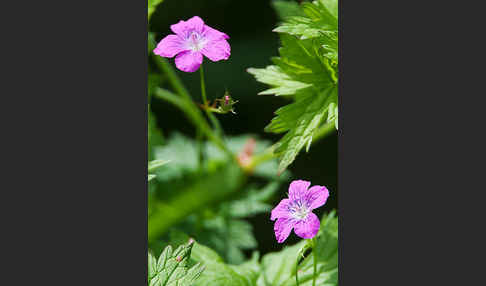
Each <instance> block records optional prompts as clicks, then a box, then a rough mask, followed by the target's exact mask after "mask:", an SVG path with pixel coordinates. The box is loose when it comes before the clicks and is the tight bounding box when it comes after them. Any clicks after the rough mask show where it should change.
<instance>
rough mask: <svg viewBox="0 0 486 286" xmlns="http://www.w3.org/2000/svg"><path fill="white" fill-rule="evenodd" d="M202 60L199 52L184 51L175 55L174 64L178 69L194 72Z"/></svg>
mask: <svg viewBox="0 0 486 286" xmlns="http://www.w3.org/2000/svg"><path fill="white" fill-rule="evenodd" d="M202 61H203V56H202V54H201V53H200V52H193V51H184V52H182V53H180V54H178V55H177V57H176V58H175V64H176V67H177V68H178V69H180V70H181V71H185V72H195V71H197V70H198V69H199V66H200V65H201V63H202Z"/></svg>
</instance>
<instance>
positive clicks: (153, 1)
mask: <svg viewBox="0 0 486 286" xmlns="http://www.w3.org/2000/svg"><path fill="white" fill-rule="evenodd" d="M163 1H164V0H148V4H147V6H148V12H147V18H148V20H149V21H150V17H152V14H153V13H154V12H155V8H156V6H157V5H159V4H160V3H162V2H163Z"/></svg>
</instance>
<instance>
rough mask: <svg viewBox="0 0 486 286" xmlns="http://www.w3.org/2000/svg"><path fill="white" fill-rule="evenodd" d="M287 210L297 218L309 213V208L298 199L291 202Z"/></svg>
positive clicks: (303, 217)
mask: <svg viewBox="0 0 486 286" xmlns="http://www.w3.org/2000/svg"><path fill="white" fill-rule="evenodd" d="M289 211H290V213H291V214H292V217H294V218H295V219H298V220H302V219H305V218H306V217H307V215H308V214H309V211H310V210H309V209H308V208H307V205H306V204H305V203H302V202H301V201H300V200H299V201H295V202H293V203H292V204H291V205H290V207H289Z"/></svg>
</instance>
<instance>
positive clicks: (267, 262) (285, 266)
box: [262, 240, 306, 286]
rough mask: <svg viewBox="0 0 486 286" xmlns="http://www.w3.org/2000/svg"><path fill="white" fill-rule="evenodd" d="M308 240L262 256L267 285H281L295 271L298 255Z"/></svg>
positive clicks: (263, 273)
mask: <svg viewBox="0 0 486 286" xmlns="http://www.w3.org/2000/svg"><path fill="white" fill-rule="evenodd" d="M305 243H306V241H305V240H302V241H300V242H299V243H297V244H295V245H293V246H287V247H285V248H284V249H283V250H281V251H279V252H272V253H268V254H266V255H265V256H263V258H262V267H263V271H262V275H263V278H262V279H263V280H264V281H265V284H264V285H267V286H280V285H282V283H284V282H285V281H286V280H288V279H289V278H290V277H292V274H293V273H295V263H296V261H297V255H298V253H299V252H300V250H301V248H302V247H303V246H304V245H305Z"/></svg>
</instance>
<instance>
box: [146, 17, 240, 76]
mask: <svg viewBox="0 0 486 286" xmlns="http://www.w3.org/2000/svg"><path fill="white" fill-rule="evenodd" d="M170 29H171V30H172V32H174V33H175V35H168V36H167V37H165V38H163V39H162V41H160V43H159V44H158V45H157V47H156V48H155V49H154V53H155V54H156V55H159V56H162V57H166V58H172V57H174V56H175V55H177V56H176V58H175V64H176V66H177V68H178V69H180V70H181V71H185V72H195V71H197V70H198V69H199V66H200V65H201V63H202V61H203V55H205V56H206V57H207V58H208V59H210V60H212V61H213V62H217V61H220V60H227V59H228V58H229V56H230V54H231V47H230V45H229V44H228V42H227V41H226V40H227V39H229V36H228V35H226V34H225V33H223V32H220V31H218V30H216V29H213V28H211V27H209V26H207V25H205V24H204V21H203V20H202V19H201V18H199V17H198V16H194V17H192V18H191V19H189V20H187V21H182V20H181V21H179V23H177V24H174V25H171V26H170Z"/></svg>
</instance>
